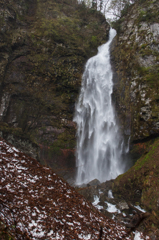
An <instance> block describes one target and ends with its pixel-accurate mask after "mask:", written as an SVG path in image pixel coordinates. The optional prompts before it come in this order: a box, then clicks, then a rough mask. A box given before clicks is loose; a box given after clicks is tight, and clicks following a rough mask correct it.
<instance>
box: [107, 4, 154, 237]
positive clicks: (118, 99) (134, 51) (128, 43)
mask: <svg viewBox="0 0 159 240" xmlns="http://www.w3.org/2000/svg"><path fill="white" fill-rule="evenodd" d="M158 11H159V2H158V1H157V0H153V1H149V0H145V1H143V0H140V1H136V3H135V4H133V5H132V6H130V8H127V9H124V10H123V13H122V17H121V19H119V20H118V21H117V22H115V23H114V24H113V26H114V27H115V28H116V30H117V32H118V34H117V36H116V39H115V40H114V43H113V45H112V48H111V52H112V63H113V68H114V72H115V74H114V82H115V85H114V100H115V104H116V106H117V111H118V115H119V121H120V123H121V128H122V131H123V132H124V134H125V136H126V137H127V138H128V137H129V136H130V137H131V143H133V144H131V153H132V154H135V155H134V156H135V158H136V159H137V156H139V155H140V156H141V157H140V158H139V159H138V160H137V162H136V163H135V165H134V166H133V167H132V168H130V169H129V171H128V172H126V173H125V174H123V175H120V176H119V177H118V178H117V179H116V180H115V182H114V186H113V193H114V195H115V196H116V197H117V196H118V197H119V198H120V199H124V200H127V201H131V202H133V203H140V204H141V205H142V206H143V207H144V208H145V209H146V210H147V211H149V213H150V217H148V218H147V219H146V220H145V221H144V222H143V228H144V229H145V230H146V229H147V231H150V232H151V234H150V235H151V236H152V238H151V239H158V237H159V231H158V224H159V222H158V219H159V204H158V202H159V195H158V193H159V182H158V176H159V172H158V168H159V165H158V153H159V142H158V138H157V139H156V137H158V136H159V14H158ZM136 154H137V155H136Z"/></svg>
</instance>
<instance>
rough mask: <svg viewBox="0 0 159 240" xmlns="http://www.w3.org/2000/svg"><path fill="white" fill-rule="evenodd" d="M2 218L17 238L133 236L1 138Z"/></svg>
mask: <svg viewBox="0 0 159 240" xmlns="http://www.w3.org/2000/svg"><path fill="white" fill-rule="evenodd" d="M0 181H1V185H0V219H1V220H3V222H5V223H6V225H8V226H9V230H10V232H11V233H12V234H13V235H14V236H15V239H35V240H37V239H45V240H46V239H47V240H51V239H60V240H62V239H65V240H70V239H83V240H84V239H92V240H94V239H98V238H99V232H100V228H101V225H102V226H103V239H105V240H107V239H110V240H112V239H113V240H115V239H125V240H128V239H132V238H131V237H130V236H128V235H127V233H126V230H125V228H124V227H123V226H121V225H119V224H117V223H116V222H114V221H113V220H111V219H107V218H106V217H105V216H104V215H102V214H101V213H100V212H99V211H98V210H97V209H96V208H95V207H94V206H93V205H92V204H91V203H89V202H87V201H86V200H85V199H84V197H82V196H81V195H80V194H78V193H77V192H76V191H75V190H74V188H72V187H70V186H69V185H68V183H66V182H64V181H63V180H62V179H61V178H60V177H58V176H57V175H56V174H55V173H54V172H53V171H52V170H51V169H49V168H47V167H44V166H41V165H40V164H39V163H38V162H37V161H36V160H35V159H33V158H31V157H28V156H27V155H25V154H24V153H22V152H20V151H19V150H17V149H16V148H15V147H13V146H12V145H10V144H8V143H6V142H5V141H4V140H3V139H0Z"/></svg>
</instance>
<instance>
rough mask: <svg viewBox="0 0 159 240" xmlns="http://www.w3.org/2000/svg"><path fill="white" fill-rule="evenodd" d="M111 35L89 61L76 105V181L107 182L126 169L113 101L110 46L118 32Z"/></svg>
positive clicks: (111, 31)
mask: <svg viewBox="0 0 159 240" xmlns="http://www.w3.org/2000/svg"><path fill="white" fill-rule="evenodd" d="M109 34H110V36H109V41H108V42H107V43H106V44H104V45H102V46H100V47H99V48H98V54H97V55H96V56H94V57H92V58H90V59H89V60H88V62H87V63H86V66H85V71H84V74H83V81H82V87H81V92H80V96H79V100H78V103H77V104H76V111H75V116H74V121H75V122H76V123H77V152H76V162H77V176H76V184H82V183H87V182H89V181H91V180H93V179H95V178H97V179H98V180H99V181H101V182H104V181H106V180H109V179H112V178H115V177H117V176H118V175H119V174H121V173H123V172H124V167H123V164H122V163H121V154H122V152H123V141H122V139H121V138H120V134H119V132H118V126H117V123H116V119H115V114H114V110H113V106H112V101H111V94H112V90H113V82H112V70H111V64H110V53H109V46H110V43H111V41H112V39H113V38H114V36H115V35H116V31H115V30H114V29H111V30H110V33H109Z"/></svg>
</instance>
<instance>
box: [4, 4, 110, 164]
mask: <svg viewBox="0 0 159 240" xmlns="http://www.w3.org/2000/svg"><path fill="white" fill-rule="evenodd" d="M108 30H109V25H108V24H107V23H106V22H105V18H104V16H103V15H102V14H100V13H99V12H96V11H95V10H94V9H88V8H86V7H85V5H84V4H77V1H76V0H32V1H30V0H29V1H28V0H23V1H20V0H16V1H12V0H5V1H4V0H0V133H1V136H3V137H5V138H6V139H7V140H8V141H10V142H12V143H14V144H15V145H16V146H17V147H19V148H21V149H22V150H23V151H25V152H27V153H28V154H30V155H31V156H33V157H34V158H37V159H40V160H41V161H43V162H44V163H46V162H47V164H49V165H50V166H52V167H54V168H58V167H59V164H60V161H61V164H63V167H64V168H65V167H67V165H68V164H69V165H70V166H74V150H73V149H74V147H75V125H74V123H73V122H72V118H73V112H74V104H75V101H76V99H77V95H78V91H79V87H80V82H81V74H82V72H83V68H84V63H85V62H86V60H87V59H88V58H89V57H90V56H92V55H94V54H95V53H96V51H97V46H99V45H100V44H102V43H104V42H105V41H106V40H107V35H108ZM39 146H40V148H39ZM53 158H54V162H52V159H53ZM71 160H72V162H71ZM57 163H59V164H57Z"/></svg>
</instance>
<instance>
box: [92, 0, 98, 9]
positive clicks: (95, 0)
mask: <svg viewBox="0 0 159 240" xmlns="http://www.w3.org/2000/svg"><path fill="white" fill-rule="evenodd" d="M92 8H94V9H96V10H97V0H92Z"/></svg>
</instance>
